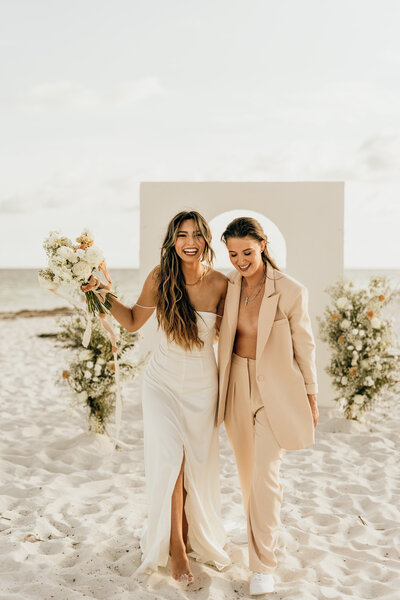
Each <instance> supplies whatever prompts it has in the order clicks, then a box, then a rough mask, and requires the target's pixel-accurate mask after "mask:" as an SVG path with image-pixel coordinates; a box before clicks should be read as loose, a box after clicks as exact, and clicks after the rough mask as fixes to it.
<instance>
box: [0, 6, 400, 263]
mask: <svg viewBox="0 0 400 600" xmlns="http://www.w3.org/2000/svg"><path fill="white" fill-rule="evenodd" d="M399 25H400V3H399V2H398V0H376V1H375V0H335V1H331V0H274V1H271V0H201V1H200V0H198V1H194V0H168V1H165V0H141V1H138V0H114V1H113V2H110V1H109V0H108V1H104V0H68V1H64V0H57V1H54V0H35V2H32V1H31V0H25V1H22V0H12V1H11V0H10V1H8V2H3V3H1V4H0V53H1V60H0V86H1V91H0V109H1V121H0V123H1V135H0V154H1V156H0V165H1V167H0V169H1V172H0V267H37V266H41V265H43V264H44V263H45V258H44V253H43V250H42V248H41V243H42V239H43V237H44V236H45V235H46V234H47V232H48V231H49V230H50V229H57V228H59V229H62V230H63V231H64V232H65V233H66V234H67V235H70V236H71V237H72V236H74V237H75V234H76V235H77V234H78V233H79V232H80V230H81V229H82V227H83V226H89V227H90V228H91V229H92V230H93V231H94V233H95V235H96V238H97V240H98V243H99V245H100V246H101V247H102V248H103V249H104V250H105V251H106V255H107V258H108V264H109V265H110V267H114V268H115V267H136V266H138V244H139V211H138V206H139V182H140V181H153V180H163V181H168V180H178V181H179V180H186V181H207V180H233V181H243V180H248V181H251V180H255V181H263V180H265V181H269V180H273V181H280V180H281V181H290V180H295V181H299V180H308V181H314V180H328V181H332V180H344V181H346V218H345V236H346V241H345V266H346V267H348V268H350V267H366V268H367V267H378V268H379V267H382V268H383V267H386V268H400V235H399V231H400V36H399ZM197 208H200V209H201V207H197ZM244 208H245V207H244ZM288 218H290V217H289V216H288Z"/></svg>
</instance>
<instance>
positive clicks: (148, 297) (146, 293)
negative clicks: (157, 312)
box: [138, 265, 160, 304]
mask: <svg viewBox="0 0 400 600" xmlns="http://www.w3.org/2000/svg"><path fill="white" fill-rule="evenodd" d="M159 270H160V267H159V265H157V266H156V267H154V268H153V269H152V270H151V271H150V273H149V274H148V275H147V277H146V279H145V282H144V284H143V288H142V292H141V294H140V296H139V299H138V301H143V300H145V301H146V302H151V303H152V304H154V303H155V300H156V297H157V277H158V273H159ZM140 303H142V304H143V302H140Z"/></svg>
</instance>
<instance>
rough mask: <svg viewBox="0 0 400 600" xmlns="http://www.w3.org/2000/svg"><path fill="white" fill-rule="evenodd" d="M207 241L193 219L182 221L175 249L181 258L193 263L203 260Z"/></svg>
mask: <svg viewBox="0 0 400 600" xmlns="http://www.w3.org/2000/svg"><path fill="white" fill-rule="evenodd" d="M205 245H206V242H205V240H204V238H203V236H202V234H201V231H200V230H199V229H198V227H197V226H196V223H195V222H194V220H193V219H187V220H186V221H182V223H181V225H180V227H179V229H178V231H177V234H176V239H175V250H176V253H177V255H178V256H179V258H180V259H181V260H183V261H184V262H186V263H193V262H195V261H199V260H201V257H202V255H203V252H204V248H205Z"/></svg>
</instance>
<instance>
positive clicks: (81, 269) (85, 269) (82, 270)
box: [72, 260, 92, 281]
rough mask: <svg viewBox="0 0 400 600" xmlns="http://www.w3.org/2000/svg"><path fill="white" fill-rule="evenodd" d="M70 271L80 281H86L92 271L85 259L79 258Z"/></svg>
mask: <svg viewBox="0 0 400 600" xmlns="http://www.w3.org/2000/svg"><path fill="white" fill-rule="evenodd" d="M72 272H73V274H74V275H75V276H76V277H77V278H78V279H80V280H81V281H87V280H88V279H89V277H90V275H91V273H92V267H91V265H89V264H88V263H87V262H86V261H84V260H80V261H79V262H77V263H75V264H74V266H73V267H72Z"/></svg>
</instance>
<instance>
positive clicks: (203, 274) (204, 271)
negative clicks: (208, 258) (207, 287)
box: [185, 267, 208, 285]
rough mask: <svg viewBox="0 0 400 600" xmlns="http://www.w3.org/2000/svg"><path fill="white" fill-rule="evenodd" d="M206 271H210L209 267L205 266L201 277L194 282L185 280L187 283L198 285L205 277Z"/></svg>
mask: <svg viewBox="0 0 400 600" xmlns="http://www.w3.org/2000/svg"><path fill="white" fill-rule="evenodd" d="M206 273H208V268H207V267H203V272H202V274H201V275H200V277H199V278H198V280H197V281H195V282H194V283H188V282H187V281H185V285H197V284H198V283H199V282H200V281H201V280H202V279H203V278H204V277H205V275H206Z"/></svg>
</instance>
